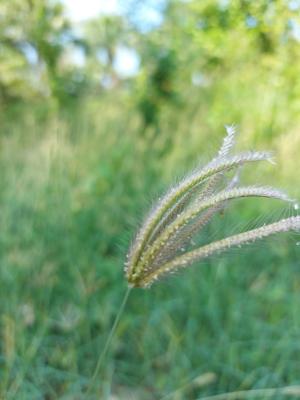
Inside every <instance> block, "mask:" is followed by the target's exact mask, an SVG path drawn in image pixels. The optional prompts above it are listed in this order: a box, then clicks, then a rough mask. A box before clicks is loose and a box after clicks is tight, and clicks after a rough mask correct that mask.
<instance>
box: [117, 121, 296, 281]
mask: <svg viewBox="0 0 300 400" xmlns="http://www.w3.org/2000/svg"><path fill="white" fill-rule="evenodd" d="M226 131H227V135H226V137H225V138H224V140H223V143H222V146H221V148H220V150H219V152H218V154H217V156H216V157H215V158H214V159H213V160H212V161H211V162H209V163H208V164H207V165H205V166H204V167H202V168H200V169H198V170H196V171H194V172H193V173H192V174H191V175H189V176H187V177H186V178H184V179H183V180H182V181H181V182H179V183H178V184H177V185H176V186H174V187H172V188H171V189H170V190H169V191H168V192H167V193H166V195H165V196H164V197H163V198H162V199H160V200H159V201H158V203H157V205H156V206H155V207H154V208H153V210H152V211H151V212H150V214H149V215H148V217H147V218H146V220H145V222H144V224H143V225H142V227H141V229H140V231H139V232H138V234H137V236H136V238H135V240H134V242H133V244H132V246H131V248H130V251H129V254H128V257H127V260H126V263H125V273H126V276H127V280H128V283H129V284H130V286H133V287H147V286H149V285H151V283H153V282H154V281H156V280H158V279H159V278H160V277H161V276H163V275H165V274H167V273H171V272H173V271H175V270H176V269H178V268H182V267H185V266H187V265H190V264H192V263H193V262H195V261H197V260H199V259H202V258H205V257H208V256H210V255H212V254H214V253H219V252H221V251H223V250H225V249H227V248H230V247H232V246H235V245H242V244H245V243H248V242H252V241H254V240H257V239H262V238H264V237H266V236H269V235H272V234H275V233H279V232H285V231H289V230H300V216H295V217H291V218H288V219H282V220H280V221H278V222H275V223H273V224H269V225H265V226H262V227H260V228H256V229H254V230H249V231H246V232H243V233H240V234H237V235H233V236H230V237H227V238H225V239H222V240H219V241H216V242H212V243H208V244H206V245H204V246H201V247H199V248H196V249H194V250H189V251H188V250H186V248H187V247H188V246H187V244H188V243H189V242H190V241H191V240H192V238H193V237H194V236H195V235H196V234H199V231H201V229H202V228H203V227H204V226H205V225H206V224H208V223H209V221H210V220H211V218H212V216H213V215H214V214H216V213H217V212H218V211H220V210H224V209H225V207H226V205H227V203H228V202H230V201H232V200H234V199H242V198H248V197H267V198H274V199H279V200H283V201H291V200H290V199H289V197H288V196H287V195H286V194H285V193H283V192H282V191H280V190H278V189H274V188H271V187H259V186H248V187H238V183H239V172H240V168H242V167H243V166H244V165H246V164H249V163H253V162H258V161H264V160H266V161H270V162H272V154H271V153H269V152H256V151H254V152H253V151H251V152H250V151H249V152H244V153H239V154H235V155H230V154H229V153H230V152H231V150H232V148H233V146H234V143H235V128H234V127H233V126H226ZM232 170H235V174H234V175H233V178H231V179H230V180H229V183H228V178H227V176H226V174H228V173H230V172H231V171H232ZM226 181H227V183H226ZM224 183H225V188H222V185H224ZM294 204H297V203H294ZM294 208H295V210H296V209H297V208H296V207H294Z"/></svg>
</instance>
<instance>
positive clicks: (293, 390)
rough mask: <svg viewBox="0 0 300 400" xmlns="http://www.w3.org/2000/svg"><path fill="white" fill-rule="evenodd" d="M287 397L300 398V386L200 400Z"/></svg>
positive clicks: (257, 390) (246, 391)
mask: <svg viewBox="0 0 300 400" xmlns="http://www.w3.org/2000/svg"><path fill="white" fill-rule="evenodd" d="M276 395H277V396H278V395H281V396H285V397H294V398H297V399H299V398H300V386H299V385H295V386H284V387H280V388H267V389H251V390H239V391H237V392H228V393H222V394H216V395H214V396H205V397H200V398H199V399H198V400H242V399H253V398H256V397H257V398H258V399H264V398H266V397H272V398H274V396H276Z"/></svg>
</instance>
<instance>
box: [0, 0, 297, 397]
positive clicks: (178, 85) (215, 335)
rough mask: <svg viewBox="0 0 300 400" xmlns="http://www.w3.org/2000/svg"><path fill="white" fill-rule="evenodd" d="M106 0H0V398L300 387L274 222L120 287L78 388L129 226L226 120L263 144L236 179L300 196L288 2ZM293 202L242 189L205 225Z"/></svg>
mask: <svg viewBox="0 0 300 400" xmlns="http://www.w3.org/2000/svg"><path fill="white" fill-rule="evenodd" d="M69 3H70V4H71V3H72V2H69ZM74 3H76V2H74ZM78 3H85V4H84V5H83V4H81V5H82V11H83V10H85V9H88V7H90V6H92V3H93V2H92V1H90V2H88V1H87V2H78ZM94 3H95V2H94ZM108 3H109V2H107V1H105V0H102V1H101V0H100V1H98V6H102V8H105V6H107V5H108ZM112 3H113V4H115V8H114V9H113V10H110V12H108V11H107V10H106V11H107V12H104V11H102V12H100V10H99V12H97V13H94V14H93V13H92V16H90V15H89V16H88V17H84V18H82V19H78V18H77V19H76V18H73V17H72V15H71V14H70V10H69V9H68V6H67V4H66V3H59V2H57V1H54V0H1V2H0V107H1V108H0V127H1V131H0V146H1V154H0V164H1V180H0V226H1V229H0V257H1V263H0V398H1V399H111V400H117V399H122V400H127V399H139V400H147V399H152V400H153V399H157V400H159V399H174V400H179V399H201V398H204V397H205V396H212V395H214V394H217V393H226V392H230V391H236V390H250V389H265V388H270V387H275V388H277V387H285V386H288V385H300V296H299V290H300V262H299V258H300V257H299V256H300V247H297V241H299V235H298V236H297V234H287V235H282V236H280V237H276V238H272V239H270V240H267V241H264V242H260V243H256V244H253V245H250V246H249V247H247V248H245V249H236V250H232V251H230V252H228V253H227V254H223V255H222V256H218V257H213V258H211V259H209V260H206V261H205V262H203V263H201V264H200V265H195V266H194V267H191V268H189V269H187V270H186V271H185V272H184V273H182V274H178V275H175V276H172V277H170V278H168V279H165V280H164V281H161V282H159V283H157V284H156V285H154V286H153V287H152V288H151V289H150V290H141V289H135V290H133V291H132V293H131V295H130V298H129V301H128V303H127V306H126V308H125V311H124V313H123V315H122V317H121V320H120V324H119V326H118V328H117V331H116V334H115V336H114V338H113V340H112V343H111V346H110V348H109V352H108V354H107V357H106V358H105V363H104V366H103V368H102V370H101V372H100V374H99V377H98V378H97V380H96V381H95V382H94V386H93V387H92V390H91V391H90V393H89V394H87V393H86V388H87V385H88V384H89V382H90V379H91V376H92V374H93V371H94V368H95V365H96V362H97V358H98V356H99V354H100V352H101V349H102V348H103V346H104V343H105V341H106V339H107V336H108V334H109V332H110V329H111V326H112V324H113V321H114V318H115V316H116V314H117V312H118V309H119V307H120V304H121V301H122V298H123V296H124V293H125V291H126V286H127V285H126V282H125V279H124V276H123V265H124V259H125V255H126V252H127V249H128V246H129V245H130V242H131V239H132V237H133V234H134V232H135V230H136V228H137V226H138V225H139V223H140V222H141V221H142V219H143V216H144V214H145V212H146V211H147V210H148V208H149V206H150V205H151V204H152V202H153V201H154V200H155V198H157V196H159V195H160V194H161V193H163V191H164V190H165V188H166V187H167V186H168V185H169V184H170V183H172V182H174V181H176V179H178V177H180V176H182V174H184V172H185V171H188V170H189V168H193V167H195V166H196V165H198V164H199V163H204V162H206V161H208V160H209V159H210V158H211V157H212V156H213V155H214V153H215V152H216V151H217V149H218V146H219V145H220V143H221V140H222V137H223V136H224V125H225V124H231V123H235V124H237V126H238V130H239V131H240V134H239V136H238V145H237V147H238V148H239V149H270V150H273V151H274V152H275V154H276V159H277V165H276V166H273V165H269V164H266V165H264V164H260V165H258V166H257V167H256V166H255V167H254V166H251V167H250V168H249V167H248V169H247V170H245V173H244V174H243V176H242V178H243V181H244V182H250V183H256V182H259V183H261V184H268V185H269V184H270V185H271V184H272V185H275V186H278V187H281V188H284V189H286V190H287V191H289V193H290V194H291V196H293V197H295V198H299V197H300V188H299V171H300V78H299V76H300V1H297V0H290V1H288V0H277V1H275V0H258V1H249V0H233V1H226V0H201V1H197V0H189V1H188V0H185V1H184V0H173V1H172V0H161V1H158V0H157V1H154V0H152V1H150V0H146V1H135V0H131V1H130V0H128V1H125V0H123V1H121V0H120V1H119V2H111V4H112ZM70 4H69V6H70ZM77 5H78V4H77ZM100 8H101V7H100ZM68 10H69V11H68ZM79 14H80V12H79ZM292 214H295V211H294V210H293V209H291V208H290V207H288V206H285V205H282V204H277V203H275V202H273V201H266V200H261V201H257V200H255V201H254V200H251V201H249V202H244V201H243V202H237V203H235V206H234V207H233V208H232V207H230V208H229V209H228V211H227V212H226V213H225V215H223V216H222V215H221V216H218V217H217V218H216V219H215V220H214V221H213V223H212V224H211V225H210V226H209V227H208V228H207V230H206V231H205V236H206V238H207V240H212V239H214V238H216V237H223V236H224V235H226V234H230V233H233V232H239V231H242V230H244V229H247V228H249V227H254V226H258V225H261V224H263V223H266V222H268V221H271V220H277V219H279V218H280V217H283V216H288V215H292ZM298 397H300V395H299V392H298ZM248 398H254V397H251V396H250V397H248ZM259 398H260V399H262V398H264V396H263V395H260V397H259ZM272 398H276V399H281V398H286V396H284V395H283V394H280V393H279V394H278V395H273V397H272Z"/></svg>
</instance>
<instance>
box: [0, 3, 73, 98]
mask: <svg viewBox="0 0 300 400" xmlns="http://www.w3.org/2000/svg"><path fill="white" fill-rule="evenodd" d="M73 40H74V36H73V34H72V31H71V28H70V25H69V23H68V21H67V20H66V18H65V16H64V14H63V7H62V5H61V4H60V3H58V2H56V1H52V0H10V1H2V2H1V3H0V46H1V52H0V65H1V67H0V68H1V74H0V98H2V100H5V101H7V100H8V99H10V98H31V97H34V96H37V95H44V96H49V95H51V96H54V97H55V98H58V99H61V98H63V96H64V95H65V90H66V88H67V87H68V86H69V81H70V80H71V79H72V74H70V73H69V72H70V71H67V72H68V74H67V73H66V71H64V68H62V65H61V64H60V62H61V59H62V55H63V54H64V51H65V47H66V45H68V44H70V43H72V41H73ZM63 66H64V65H63ZM68 77H69V78H68Z"/></svg>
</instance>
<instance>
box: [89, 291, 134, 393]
mask: <svg viewBox="0 0 300 400" xmlns="http://www.w3.org/2000/svg"><path fill="white" fill-rule="evenodd" d="M130 291H131V287H128V288H127V290H126V293H125V295H124V298H123V301H122V303H121V305H120V308H119V311H118V313H117V315H116V318H115V320H114V323H113V326H112V328H111V330H110V332H109V335H108V338H107V340H106V343H105V345H104V348H103V350H102V352H101V353H100V355H99V358H98V361H97V365H96V368H95V371H94V373H93V376H92V378H91V381H90V384H89V386H88V389H87V394H89V393H90V391H91V389H92V387H93V384H94V381H95V379H96V378H97V376H98V374H99V372H100V370H101V367H102V364H103V361H104V359H105V356H106V354H107V351H108V349H109V346H110V344H111V341H112V338H113V336H114V334H115V332H116V329H117V327H118V325H119V322H120V319H121V316H122V314H123V311H124V308H125V306H126V303H127V300H128V297H129V293H130Z"/></svg>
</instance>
